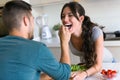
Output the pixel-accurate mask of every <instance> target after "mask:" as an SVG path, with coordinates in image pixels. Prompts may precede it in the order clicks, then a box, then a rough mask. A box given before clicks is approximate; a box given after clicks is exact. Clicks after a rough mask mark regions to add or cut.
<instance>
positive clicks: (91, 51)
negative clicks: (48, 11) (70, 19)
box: [61, 2, 97, 68]
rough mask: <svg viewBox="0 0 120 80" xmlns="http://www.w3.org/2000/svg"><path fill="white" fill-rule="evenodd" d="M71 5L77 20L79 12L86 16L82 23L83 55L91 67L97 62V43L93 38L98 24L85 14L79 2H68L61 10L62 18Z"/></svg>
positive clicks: (88, 66)
mask: <svg viewBox="0 0 120 80" xmlns="http://www.w3.org/2000/svg"><path fill="white" fill-rule="evenodd" d="M66 7H69V8H70V10H71V12H72V13H73V15H74V16H75V17H76V19H77V20H79V18H78V16H77V13H78V14H79V15H80V16H84V21H83V24H82V36H81V37H82V39H83V44H82V51H83V52H84V53H85V54H84V56H83V59H85V60H84V61H85V64H86V67H87V68H90V67H91V66H93V65H94V64H95V63H96V53H95V45H94V42H93V39H92V28H93V27H94V26H97V24H95V23H93V22H91V20H90V18H89V17H88V16H86V15H85V10H84V8H83V7H82V6H81V5H80V4H79V3H77V2H69V3H66V4H65V5H64V6H63V8H62V11H61V19H62V13H63V10H64V8H66Z"/></svg>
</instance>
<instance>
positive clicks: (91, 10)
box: [34, 0, 120, 34]
mask: <svg viewBox="0 0 120 80" xmlns="http://www.w3.org/2000/svg"><path fill="white" fill-rule="evenodd" d="M80 3H81V4H82V5H83V7H84V8H85V10H86V15H88V16H90V17H91V20H92V21H94V22H95V23H98V24H99V25H103V26H105V28H104V31H106V32H113V31H116V30H118V29H119V30H120V23H119V21H120V10H119V9H120V5H119V4H120V0H81V1H80ZM63 5H64V4H63V3H60V4H54V5H48V6H44V7H42V11H41V12H40V11H39V8H40V7H39V8H34V9H35V10H36V12H38V13H39V15H41V14H44V13H46V14H47V15H48V24H49V26H50V28H52V27H53V25H54V24H57V23H59V22H61V20H60V11H61V8H62V6H63ZM36 16H38V15H36ZM36 16H35V17H36ZM36 34H37V33H36Z"/></svg>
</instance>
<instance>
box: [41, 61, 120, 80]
mask: <svg viewBox="0 0 120 80" xmlns="http://www.w3.org/2000/svg"><path fill="white" fill-rule="evenodd" d="M102 69H106V70H107V69H112V70H116V71H117V72H118V73H117V76H116V77H115V78H114V79H112V80H120V63H103V66H102ZM44 77H46V78H44ZM44 77H43V79H41V80H52V79H50V78H49V77H48V76H45V75H44ZM85 80H108V79H105V78H104V77H103V76H102V75H101V73H100V72H99V73H96V74H95V75H92V76H89V77H88V78H86V79H85ZM109 80H110V79H109Z"/></svg>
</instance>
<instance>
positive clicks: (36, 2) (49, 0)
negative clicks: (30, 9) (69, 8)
mask: <svg viewBox="0 0 120 80" xmlns="http://www.w3.org/2000/svg"><path fill="white" fill-rule="evenodd" d="M69 1H72V0H30V3H31V5H32V6H45V5H52V4H59V3H64V2H69Z"/></svg>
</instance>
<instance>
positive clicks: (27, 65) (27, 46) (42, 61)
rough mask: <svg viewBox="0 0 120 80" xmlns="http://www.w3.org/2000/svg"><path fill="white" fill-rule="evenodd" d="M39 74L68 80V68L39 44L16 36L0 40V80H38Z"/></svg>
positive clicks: (56, 79)
mask: <svg viewBox="0 0 120 80" xmlns="http://www.w3.org/2000/svg"><path fill="white" fill-rule="evenodd" d="M56 54H57V53H56ZM41 72H44V73H46V74H48V75H49V76H51V77H52V78H53V79H54V80H68V78H69V76H70V66H69V65H68V64H65V63H59V62H58V61H57V60H56V59H55V57H54V56H53V54H52V53H51V51H50V50H49V49H48V48H47V47H46V45H45V44H43V43H41V42H36V41H32V40H28V39H24V38H22V37H17V36H6V37H3V38H0V80H40V73H41Z"/></svg>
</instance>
